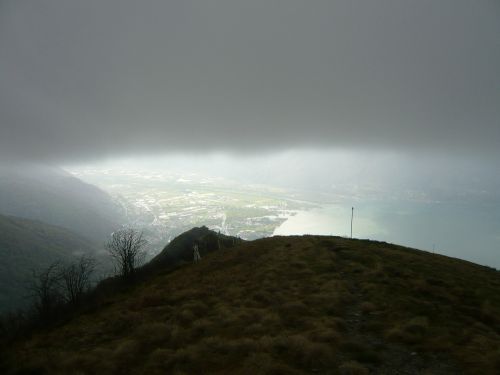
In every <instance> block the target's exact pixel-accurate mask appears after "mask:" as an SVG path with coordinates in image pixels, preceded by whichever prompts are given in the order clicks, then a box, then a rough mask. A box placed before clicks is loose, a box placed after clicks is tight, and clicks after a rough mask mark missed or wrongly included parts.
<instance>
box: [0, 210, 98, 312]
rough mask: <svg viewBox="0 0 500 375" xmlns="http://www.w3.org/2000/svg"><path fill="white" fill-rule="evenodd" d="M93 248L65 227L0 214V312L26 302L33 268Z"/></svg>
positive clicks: (70, 258) (24, 304)
mask: <svg viewBox="0 0 500 375" xmlns="http://www.w3.org/2000/svg"><path fill="white" fill-rule="evenodd" d="M96 251H97V250H96V248H95V246H94V245H93V244H92V243H90V242H89V241H88V240H86V239H85V238H83V237H81V236H79V235H77V234H75V233H73V232H71V231H69V230H67V229H64V228H61V227H57V226H54V225H49V224H45V223H42V222H40V221H34V220H27V219H22V218H18V217H13V216H4V215H0V258H1V259H2V261H1V262H0V313H1V312H5V311H9V310H13V309H17V308H20V307H24V306H26V304H27V303H28V300H27V299H26V294H27V289H26V287H27V282H28V281H29V280H30V278H31V271H32V270H33V269H41V268H44V267H47V266H48V265H49V264H50V263H52V262H54V261H62V262H64V261H68V262H69V261H72V260H75V259H77V257H79V256H80V255H83V254H87V255H89V254H95V253H96Z"/></svg>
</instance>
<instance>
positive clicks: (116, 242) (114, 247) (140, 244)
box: [106, 229, 147, 278]
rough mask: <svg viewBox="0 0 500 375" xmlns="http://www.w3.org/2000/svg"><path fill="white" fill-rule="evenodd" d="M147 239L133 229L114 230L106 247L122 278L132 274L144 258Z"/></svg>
mask: <svg viewBox="0 0 500 375" xmlns="http://www.w3.org/2000/svg"><path fill="white" fill-rule="evenodd" d="M146 244H147V241H146V240H145V239H144V238H143V236H142V232H138V231H136V230H134V229H121V230H119V231H117V232H114V233H113V235H112V237H111V240H109V242H108V243H107V244H106V249H107V251H108V252H109V254H110V255H111V257H112V258H113V259H114V261H115V264H116V266H117V269H118V272H119V274H120V275H121V276H122V277H124V278H130V277H132V276H133V275H134V273H135V269H136V268H137V267H138V266H139V265H140V264H141V263H142V261H143V260H144V255H145V253H144V250H143V248H144V246H145V245H146Z"/></svg>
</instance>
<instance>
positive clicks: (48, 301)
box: [29, 262, 62, 321]
mask: <svg viewBox="0 0 500 375" xmlns="http://www.w3.org/2000/svg"><path fill="white" fill-rule="evenodd" d="M60 277H61V276H60V263H59V262H54V263H52V264H51V265H50V266H48V267H47V268H45V269H43V270H41V271H36V270H34V271H33V279H32V281H31V284H30V286H29V289H30V291H31V293H32V297H34V307H35V310H36V312H37V313H38V316H39V317H40V319H42V321H45V320H49V319H50V317H51V314H52V312H53V311H54V309H55V308H56V307H57V306H58V305H59V304H60V303H61V300H62V295H61V293H60V289H59V282H60Z"/></svg>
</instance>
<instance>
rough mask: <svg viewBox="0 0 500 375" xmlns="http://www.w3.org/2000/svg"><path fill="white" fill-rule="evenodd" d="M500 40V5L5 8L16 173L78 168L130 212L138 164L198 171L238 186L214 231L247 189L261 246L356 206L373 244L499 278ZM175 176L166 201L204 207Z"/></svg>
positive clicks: (3, 109)
mask: <svg viewBox="0 0 500 375" xmlns="http://www.w3.org/2000/svg"><path fill="white" fill-rule="evenodd" d="M498 35H500V4H499V3H498V2H495V1H489V0H479V1H475V2H474V3H471V2H470V1H467V0H443V1H439V2H436V1H432V0H420V1H414V0H397V1H396V0H374V1H369V2H367V1H352V0H339V1H319V0H318V1H311V2H301V1H298V0H292V1H290V0H278V1H273V2H268V1H264V0H254V1H225V0H214V1H209V2H207V1H196V0H193V1H169V2H159V1H141V2H140V3H139V2H136V1H132V0H120V1H118V0H108V1H100V0H89V1H83V2H82V1H76V0H44V1H25V2H19V1H14V0H5V1H2V2H0V47H1V50H2V51H3V53H2V54H0V132H1V133H0V164H3V165H4V166H7V169H8V168H10V169H16V168H19V169H25V170H26V171H29V170H30V169H29V168H31V167H29V166H30V165H37V164H40V165H51V166H56V167H62V168H65V169H67V170H70V171H73V172H75V171H76V172H78V173H80V174H78V173H77V175H78V176H80V177H82V178H84V179H87V180H89V181H90V182H91V183H97V184H98V185H99V184H101V186H102V187H105V188H106V189H108V190H110V191H111V192H112V193H113V194H118V195H119V194H125V195H128V196H129V200H131V202H132V203H131V202H128V203H127V202H126V201H127V199H125V198H124V201H123V202H122V203H123V204H124V205H125V206H127V207H129V205H131V207H132V206H134V204H139V203H140V202H141V199H143V198H141V197H142V196H143V195H145V196H146V195H148V194H149V193H148V191H149V190H148V189H149V187H148V185H147V183H146V181H147V179H145V178H142V177H140V178H139V177H137V176H136V177H137V178H138V179H139V180H137V181H136V182H137V186H135V185H134V188H133V189H132V188H130V187H128V186H127V183H125V182H124V181H125V180H124V179H126V178H129V177H130V178H132V176H131V175H129V172H130V173H131V171H133V170H134V168H135V170H136V171H141V172H140V173H139V174H141V173H142V174H143V175H144V174H147V173H150V171H154V170H160V171H162V172H165V173H174V174H175V173H177V174H180V175H182V174H191V173H192V174H195V175H196V176H197V177H196V179H198V180H197V181H198V182H199V181H203V178H208V180H209V181H211V183H212V185H211V186H212V187H213V188H214V189H215V191H212V192H207V191H205V192H204V193H203V194H215V195H218V194H219V195H220V194H222V195H221V196H219V197H218V198H217V199H219V201H218V202H217V204H216V203H214V202H212V203H207V202H210V200H207V199H208V198H207V196H208V195H203V194H201V193H200V194H201V195H196V197H195V198H196V199H199V201H196V199H195V201H196V202H199V204H200V205H203V204H205V203H206V204H207V205H206V206H203V207H205V208H204V210H205V211H203V212H204V214H205V215H206V218H208V219H210V220H211V223H212V225H219V226H221V227H224V226H227V225H229V226H230V225H231V224H230V220H229V221H227V222H226V218H227V217H226V216H227V215H226V213H225V212H223V209H222V208H221V207H223V206H224V204H225V203H224V202H226V200H227V201H228V202H234V201H235V199H237V197H236V195H237V193H238V192H240V191H243V192H244V193H242V194H243V195H244V196H245V198H244V200H245V204H244V205H242V206H239V205H237V204H235V205H232V206H230V207H231V210H232V211H231V212H232V214H233V215H234V217H235V219H234V220H235V221H234V222H233V225H234V226H235V227H234V230H237V231H240V232H241V231H245V228H244V227H245V217H244V216H245V215H246V213H245V212H247V211H248V215H254V216H248V217H247V218H246V220H247V222H248V226H249V227H248V228H250V229H248V228H247V229H246V230H248V231H251V233H250V232H245V233H247V235H248V236H250V237H252V236H253V237H255V236H257V235H258V234H259V235H269V233H273V232H272V228H273V227H274V226H275V225H278V224H279V225H285V222H284V220H285V216H286V215H287V212H288V209H283V208H282V207H281V206H280V205H289V206H287V207H293V210H295V211H297V212H298V211H301V212H309V213H308V214H304V215H306V216H305V218H306V219H304V220H312V221H316V227H315V228H316V229H314V225H313V229H314V230H319V229H318V228H323V227H325V226H326V227H331V226H335V223H338V220H342V219H341V218H339V217H337V215H341V217H343V216H344V215H345V214H338V212H343V210H344V209H345V208H346V207H347V208H349V207H351V206H356V207H358V208H359V215H360V216H359V218H360V220H361V219H363V220H365V221H366V222H365V224H366V225H365V228H372V229H366V230H365V231H364V232H362V233H361V232H360V235H366V236H369V235H370V236H373V237H374V238H376V239H383V240H388V241H391V242H392V241H394V242H396V241H400V242H403V243H404V244H408V245H411V246H417V247H422V248H425V249H427V250H430V249H432V247H434V248H437V249H440V250H442V251H443V252H446V253H447V254H448V253H449V252H452V251H453V248H455V253H456V256H460V257H464V258H466V259H473V260H476V261H479V262H482V263H484V264H494V265H496V266H498V261H497V259H499V258H500V257H499V256H498V252H499V251H500V238H499V236H500V219H499V215H500V214H499V212H500V209H499V200H500V199H499V191H500V164H499V163H498V162H499V160H500V105H499V103H500V90H498V83H499V82H500V46H499V43H498ZM106 168H111V169H113V171H114V172H113V173H114V178H116V179H117V180H120V181H121V182H120V184H121V185H120V186H119V187H117V186H113V183H112V181H111V180H110V179H106V178H104V177H103V176H101V177H99V173H100V172H99V171H103V170H105V169H106ZM92 169H93V170H94V171H93V172H89V171H90V170H92ZM85 170H87V172H88V173H87V174H86V175H85V173H86V172H85ZM120 170H121V171H122V172H123V175H122V176H120V172H119V171H120ZM2 173H3V172H2ZM127 176H128V177H127ZM108 177H109V176H108ZM0 178H1V176H0ZM184 179H185V178H184ZM221 179H222V180H221ZM166 181H167V182H168V183H166V185H165V186H164V187H161V186H159V185H155V189H156V190H155V191H154V197H151V199H152V200H154V199H158V200H159V201H162V199H167V198H165V196H168V199H173V198H175V199H179V201H182V202H184V203H182V204H186V205H188V203H189V199H188V195H186V196H183V192H184V190H183V188H182V186H181V185H179V186H177V185H175V180H168V179H167V180H166ZM198 182H196V184H195V185H196V186H195V187H196V189H198V187H199V186H200V185H199V184H198ZM227 183H229V185H226V184H227ZM231 183H234V184H233V185H231ZM172 184H173V185H172ZM179 184H180V182H179ZM218 184H219V185H218ZM220 184H222V185H223V186H222V185H220ZM227 186H229V187H231V188H234V191H232V192H231V191H229V192H227V191H226V190H224V189H225V188H226V187H227ZM223 187H224V188H223ZM266 187H271V188H272V189H267V188H266ZM118 188H119V189H122V190H120V191H119V189H118ZM193 188H194V187H193ZM231 188H229V190H230V189H231ZM113 189H115V190H113ZM169 189H173V190H172V191H169ZM196 189H195V190H196ZM252 189H254V190H255V191H256V192H257V193H256V194H257V195H259V194H261V196H259V198H258V203H255V202H254V203H251V200H252V199H253V198H251V197H252V193H251V191H252ZM266 189H267V190H266ZM273 189H278V190H276V191H277V192H278V195H275V194H274V193H272V194H271V191H274V190H273ZM279 189H281V190H279ZM280 191H281V193H282V194H283V197H282V198H280V197H279V192H280ZM188 193H189V192H187V193H186V194H188ZM198 193H199V192H198ZM198 193H197V194H198ZM226 193H227V195H224V194H226ZM169 194H170V195H169ZM298 198H300V199H302V200H304V202H307V203H304V207H302V206H300V204H298V206H295V205H294V203H293V199H296V200H299V199H298ZM3 199H5V200H11V199H13V198H12V197H11V196H8V197H7V196H6V198H3ZM148 199H149V198H148ZM193 199H194V198H193ZM266 200H269V201H271V202H272V204H271V205H268V204H266ZM134 202H135V203H134ZM138 202H139V203H138ZM23 204H26V205H28V204H27V203H26V202H23ZM169 204H170V203H169ZM169 204H167V205H166V206H162V207H160V206H155V207H156V208H155V209H158V210H159V211H158V212H160V211H161V215H163V216H165V217H166V218H167V217H168V214H167V213H166V210H168V209H170V208H172V207H173V206H172V205H169ZM231 204H232V203H231ZM252 204H255V205H257V206H258V209H257V208H255V207H253V208H252V207H246V206H251V205H252ZM314 204H316V205H317V206H318V207H313V206H314ZM338 204H341V205H342V206H341V207H340V208H339V209H338V210H337V211H336V210H335V209H333V208H332V207H336V206H335V205H338ZM332 205H333V206H332ZM268 206H270V207H271V206H272V207H273V208H272V209H268V208H266V207H268ZM363 206H365V211H364V212H365V213H364V216H363V209H362V207H363ZM30 207H31V208H32V207H36V205H32V206H30ZM134 207H135V206H134ZM179 207H180V206H179ZM179 207H177V208H176V209H179ZM186 207H187V206H186ZM329 207H330V208H329ZM129 208H130V207H129ZM144 209H145V208H144ZM238 210H240V211H239V212H240V216H238V215H237V214H236V212H237V211H238ZM245 210H247V211H245ZM252 210H253V211H252ZM266 210H268V211H269V210H270V211H272V212H270V213H269V215H266V214H265V213H266V212H267V211H266ZM314 210H316V211H314ZM318 210H319V211H318ZM146 211H147V210H146ZM153 211H154V210H153ZM192 211H193V210H192ZM257 211H258V213H259V215H261V216H258V215H257ZM154 212H155V214H157V213H156V211H154ZM176 212H177V211H176ZM190 212H191V211H190ZM193 212H195V211H193ZM311 212H319V213H318V215H319V216H315V217H312V216H308V215H311ZM405 212H406V213H409V214H408V215H406V214H404V213H405ZM1 213H2V212H0V214H1ZM398 213H399V214H398ZM138 215H139V214H138ZM141 215H143V214H141ZM141 215H139V216H137V217H134V220H137V221H138V222H140V223H142V224H141V225H146V224H147V221H148V220H149V219H151V217H149V216H147V215H146V216H144V215H145V214H144V215H143V216H141ZM190 215H194V214H192V213H189V214H186V215H185V216H182V215H179V216H177V217H176V220H178V223H179V225H180V226H179V228H184V227H185V226H186V225H188V224H189V223H190V222H191V221H189V220H191V218H192V216H190ZM280 215H282V216H283V217H281V216H280ZM325 215H326V218H325ZM405 215H406V216H405ZM266 216H269V217H267V218H266ZM299 217H304V216H298V214H297V216H296V219H295V220H298V219H297V218H299ZM187 218H190V219H189V220H188V219H187ZM389 218H393V219H394V221H391V220H393V219H389ZM156 219H157V218H156V217H153V219H152V220H153V222H154V220H156ZM219 219H220V220H224V221H223V223H224V224H222V221H221V223H218V221H217V220H219ZM289 219H290V220H291V218H287V220H289ZM158 220H159V219H158ZM162 220H163V219H162ZM168 220H170V219H168ZM168 220H167V219H164V221H163V224H162V225H166V224H165V223H169V221H168ZM193 220H194V219H193ZM434 220H436V221H434ZM160 221H161V220H160ZM290 223H292V221H288V225H291V224H290ZM404 223H406V224H407V225H406V226H405V225H403V224H404ZM430 223H432V225H431V224H430ZM313 224H314V223H313ZM396 224H397V225H396ZM400 224H401V226H399V225H400ZM297 225H299V226H300V225H304V226H307V225H309V224H307V225H306V223H303V224H298V222H296V226H297ZM339 225H340V224H339ZM339 225H338V226H339ZM280 228H281V229H280V230H285V229H283V227H280ZM358 228H361V227H358ZM373 228H378V229H377V230H375V229H373ZM299 229H300V228H299ZM299 229H293V230H292V229H289V230H290V231H291V232H293V231H300V230H299ZM313 229H311V230H313ZM179 230H180V229H179ZM291 232H290V233H291ZM344 232H345V229H336V228H334V229H332V233H336V234H341V235H343V234H345V233H344ZM241 233H244V232H241ZM157 234H158V232H155V235H157ZM174 234H175V233H174V232H171V233H170V232H169V233H168V235H167V234H166V235H164V236H160V235H159V234H158V236H157V240H158V241H160V240H161V241H163V240H165V239H168V238H170V237H171V236H172V235H174ZM467 236H468V237H469V238H470V241H469V240H466V237H467ZM253 237H252V238H253ZM419 237H420V240H419ZM453 238H455V239H456V241H451V239H453ZM444 239H446V240H444ZM476 245H477V247H478V248H476ZM450 254H452V253H450Z"/></svg>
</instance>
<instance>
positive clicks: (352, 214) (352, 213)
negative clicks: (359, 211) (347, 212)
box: [351, 207, 354, 238]
mask: <svg viewBox="0 0 500 375" xmlns="http://www.w3.org/2000/svg"><path fill="white" fill-rule="evenodd" d="M353 219H354V207H352V210H351V238H352V220H353Z"/></svg>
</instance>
